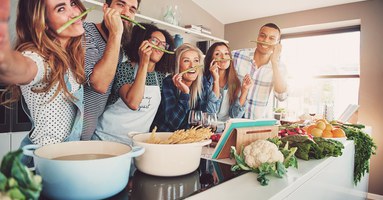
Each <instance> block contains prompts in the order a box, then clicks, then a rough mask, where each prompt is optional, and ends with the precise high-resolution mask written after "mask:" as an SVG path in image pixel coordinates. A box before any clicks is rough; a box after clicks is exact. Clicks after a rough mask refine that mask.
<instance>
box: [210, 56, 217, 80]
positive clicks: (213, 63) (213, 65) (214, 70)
mask: <svg viewBox="0 0 383 200" xmlns="http://www.w3.org/2000/svg"><path fill="white" fill-rule="evenodd" d="M218 69H219V65H218V63H217V62H216V61H215V60H214V59H213V60H212V61H211V63H210V67H209V71H210V73H211V76H212V77H213V79H214V81H218V80H219V73H218Z"/></svg>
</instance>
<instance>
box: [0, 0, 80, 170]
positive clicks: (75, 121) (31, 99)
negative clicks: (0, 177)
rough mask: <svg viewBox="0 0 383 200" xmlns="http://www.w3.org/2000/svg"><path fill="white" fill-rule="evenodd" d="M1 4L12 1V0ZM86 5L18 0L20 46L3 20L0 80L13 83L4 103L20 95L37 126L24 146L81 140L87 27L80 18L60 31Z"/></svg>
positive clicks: (65, 0)
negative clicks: (58, 30)
mask: <svg viewBox="0 0 383 200" xmlns="http://www.w3.org/2000/svg"><path fill="white" fill-rule="evenodd" d="M3 3H4V4H3ZM1 4H2V6H4V5H7V4H8V5H9V1H8V0H6V2H2V3H1ZM3 9H5V11H7V12H5V13H4V12H2V15H3V14H5V15H6V14H8V17H9V7H8V8H4V7H3V8H0V10H2V11H3ZM84 10H85V8H84V6H83V5H82V4H81V2H80V0H61V1H56V0H20V1H19V4H18V11H17V13H18V14H17V21H16V31H17V42H16V50H12V49H11V48H10V41H9V39H8V38H9V36H8V31H7V28H8V23H5V22H4V21H1V22H0V23H1V24H0V28H1V29H0V36H1V37H0V38H1V39H0V40H1V41H0V42H1V47H0V82H1V83H5V84H8V85H10V86H9V87H8V91H7V92H10V93H11V94H12V97H11V98H10V99H8V100H7V101H5V102H3V104H7V103H11V102H15V101H17V100H19V99H20V97H21V95H22V97H23V108H24V111H25V112H26V113H27V115H28V116H29V118H30V120H31V122H32V125H33V128H32V130H31V132H30V133H29V134H28V136H27V137H26V138H25V139H24V140H23V141H22V144H21V146H24V145H26V144H39V145H46V144H54V143H59V142H64V141H69V140H79V139H80V135H81V129H82V118H83V104H82V98H83V87H82V83H83V82H84V81H85V76H84V50H83V48H82V36H83V33H84V28H83V25H82V21H81V20H78V21H76V22H75V23H73V24H72V25H70V26H69V27H68V28H67V29H65V30H64V31H62V32H61V33H57V32H56V30H57V29H58V28H59V27H61V26H62V25H63V24H64V23H66V22H67V21H69V20H70V19H73V18H74V17H77V16H78V15H80V14H81V12H83V11H84ZM4 27H6V28H4ZM3 36H4V37H3ZM3 95H4V94H3ZM29 158H30V157H29ZM23 161H24V163H25V164H27V165H28V164H30V162H31V160H23Z"/></svg>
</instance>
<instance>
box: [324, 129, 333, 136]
mask: <svg viewBox="0 0 383 200" xmlns="http://www.w3.org/2000/svg"><path fill="white" fill-rule="evenodd" d="M322 137H324V138H332V137H333V134H332V132H331V131H329V130H324V131H323V133H322Z"/></svg>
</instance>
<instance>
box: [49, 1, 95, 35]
mask: <svg viewBox="0 0 383 200" xmlns="http://www.w3.org/2000/svg"><path fill="white" fill-rule="evenodd" d="M94 9H95V7H92V8H89V9H88V10H86V11H84V12H83V13H81V14H80V15H79V16H77V17H75V18H73V19H71V20H69V21H68V22H66V23H65V24H64V25H62V26H61V27H60V28H59V29H57V31H56V32H57V33H61V32H63V31H64V30H65V29H66V28H68V27H69V26H70V25H72V24H73V23H74V22H76V21H77V20H79V19H81V18H82V17H84V16H85V15H86V14H88V13H89V12H90V11H92V10H94Z"/></svg>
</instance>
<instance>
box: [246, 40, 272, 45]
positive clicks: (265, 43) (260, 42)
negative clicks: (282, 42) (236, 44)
mask: <svg viewBox="0 0 383 200" xmlns="http://www.w3.org/2000/svg"><path fill="white" fill-rule="evenodd" d="M250 42H255V43H258V44H263V45H269V46H274V45H276V44H270V43H267V42H262V41H258V40H256V41H254V40H252V41H250Z"/></svg>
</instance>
